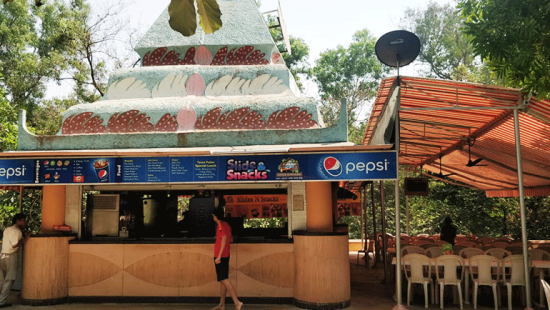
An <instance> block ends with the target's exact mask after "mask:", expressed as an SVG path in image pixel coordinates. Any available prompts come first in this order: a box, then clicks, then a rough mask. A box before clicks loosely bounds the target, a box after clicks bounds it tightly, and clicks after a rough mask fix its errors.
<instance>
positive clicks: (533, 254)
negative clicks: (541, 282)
mask: <svg viewBox="0 0 550 310" xmlns="http://www.w3.org/2000/svg"><path fill="white" fill-rule="evenodd" d="M529 260H530V261H534V260H545V261H549V260H550V254H549V253H548V252H546V251H544V250H539V249H532V250H529ZM541 269H542V270H541ZM544 274H545V272H544V268H534V270H533V278H538V279H544ZM542 290H543V288H542V286H541V287H540V288H539V296H540V297H539V304H540V305H543V304H544V300H543V296H542V295H543V292H542ZM548 305H549V307H550V304H548Z"/></svg>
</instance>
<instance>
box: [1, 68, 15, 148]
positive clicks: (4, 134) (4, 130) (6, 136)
mask: <svg viewBox="0 0 550 310" xmlns="http://www.w3.org/2000/svg"><path fill="white" fill-rule="evenodd" d="M1 79H2V76H1V75H0V80H1ZM16 115H17V113H16V112H15V111H14V109H13V107H12V106H11V105H10V103H9V102H8V100H7V99H6V94H5V91H4V90H3V89H1V88H0V152H3V151H13V150H15V149H17V118H16Z"/></svg>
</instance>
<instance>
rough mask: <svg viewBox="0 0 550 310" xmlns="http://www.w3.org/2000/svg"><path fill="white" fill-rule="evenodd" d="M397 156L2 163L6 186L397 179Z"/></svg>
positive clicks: (0, 172)
mask: <svg viewBox="0 0 550 310" xmlns="http://www.w3.org/2000/svg"><path fill="white" fill-rule="evenodd" d="M396 178H397V167H396V154H395V152H373V153H366V152H359V153H314V154H296V155H293V154H280V155H239V156H195V157H127V158H124V157H121V158H118V157H117V158H46V159H36V160H33V159H30V160H22V159H10V160H0V184H30V183H40V184H75V183H86V184H97V183H100V184H101V183H159V182H160V183H197V182H250V181H258V182H261V181H331V180H335V181H336V180H383V179H396Z"/></svg>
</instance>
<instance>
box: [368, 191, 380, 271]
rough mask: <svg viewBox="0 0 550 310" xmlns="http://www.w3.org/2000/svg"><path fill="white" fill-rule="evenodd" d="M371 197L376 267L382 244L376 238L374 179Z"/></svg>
mask: <svg viewBox="0 0 550 310" xmlns="http://www.w3.org/2000/svg"><path fill="white" fill-rule="evenodd" d="M370 197H371V200H372V230H373V235H374V238H373V239H374V252H375V253H376V255H375V257H374V265H373V267H374V266H376V264H378V262H379V261H380V258H379V257H380V246H379V244H378V239H377V238H376V204H375V202H374V181H373V182H371V184H370Z"/></svg>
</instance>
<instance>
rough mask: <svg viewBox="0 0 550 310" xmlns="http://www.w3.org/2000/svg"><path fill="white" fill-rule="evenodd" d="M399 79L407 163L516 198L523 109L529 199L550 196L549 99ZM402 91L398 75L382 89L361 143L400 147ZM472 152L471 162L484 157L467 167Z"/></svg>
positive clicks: (500, 89)
mask: <svg viewBox="0 0 550 310" xmlns="http://www.w3.org/2000/svg"><path fill="white" fill-rule="evenodd" d="M400 79H401V94H400V109H399V120H400V152H399V163H400V164H401V165H405V166H409V167H413V168H416V167H422V168H423V169H424V170H427V171H430V172H432V173H433V174H438V173H439V172H442V174H443V175H446V174H453V175H449V176H447V178H450V179H452V180H456V181H459V182H461V183H462V184H463V185H466V186H471V187H475V188H478V189H482V190H484V191H485V192H486V194H487V196H490V197H508V196H517V195H518V176H517V163H516V148H515V133H514V109H516V108H519V127H520V131H519V132H520V141H521V153H522V159H521V160H522V166H523V181H524V187H525V195H526V196H546V195H550V101H548V100H537V99H536V98H534V97H532V98H526V96H525V95H524V94H522V93H521V91H520V90H518V89H512V88H504V87H495V86H487V85H481V84H474V83H463V82H456V81H449V80H437V79H428V78H416V77H401V78H400ZM397 86H398V85H397V79H396V78H395V77H391V78H386V79H384V80H382V82H381V83H380V88H379V90H378V95H377V97H376V101H375V103H374V106H373V110H372V114H371V117H370V119H369V123H368V125H367V128H366V131H365V136H364V139H363V145H377V144H387V143H393V142H394V141H393V139H394V138H393V128H394V127H395V125H394V124H395V123H394V119H395V116H394V115H395V114H394V111H395V107H396V101H397V93H398V91H397V90H398V89H399V88H398V87H397ZM468 148H470V153H471V159H472V160H476V159H478V158H483V160H481V161H480V162H479V163H478V165H476V166H473V167H468V166H466V164H467V163H468V160H469V156H468ZM440 164H441V171H440ZM482 165H486V166H482ZM432 177H435V178H438V177H437V176H433V175H432Z"/></svg>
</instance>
